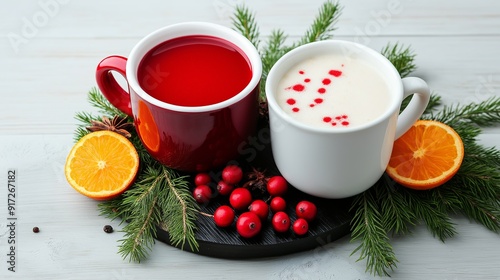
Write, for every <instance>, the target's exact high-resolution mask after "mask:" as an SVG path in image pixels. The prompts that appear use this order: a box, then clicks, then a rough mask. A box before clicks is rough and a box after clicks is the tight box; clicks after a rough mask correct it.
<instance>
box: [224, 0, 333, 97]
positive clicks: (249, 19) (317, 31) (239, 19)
mask: <svg viewBox="0 0 500 280" xmlns="http://www.w3.org/2000/svg"><path fill="white" fill-rule="evenodd" d="M341 11H342V8H341V6H340V5H339V4H338V3H337V2H334V1H326V2H324V3H323V5H322V6H321V7H320V9H319V11H318V14H317V15H316V17H315V19H314V21H313V23H312V24H311V26H310V27H309V29H308V30H307V31H306V33H305V34H304V36H302V38H300V40H298V41H297V42H294V43H293V44H291V45H290V46H287V45H285V41H286V40H287V38H288V36H287V35H286V34H285V32H284V31H283V30H281V29H274V30H272V31H271V35H270V36H269V38H268V40H267V42H266V44H265V46H264V48H263V49H261V50H259V51H260V56H261V59H262V79H261V83H260V98H261V101H265V99H266V97H265V96H266V95H265V84H266V79H267V75H268V73H269V71H270V70H271V67H272V66H273V65H274V64H275V63H276V61H278V59H280V58H281V57H282V56H283V55H285V54H286V53H287V52H289V51H290V50H292V49H294V48H296V47H298V46H301V45H304V44H307V43H310V42H315V41H320V40H326V39H330V38H332V37H333V35H332V32H333V31H334V30H335V24H336V23H337V20H338V18H339V17H340V14H341ZM233 25H234V27H235V29H236V30H238V31H239V32H240V33H241V34H243V35H244V36H245V37H246V38H247V39H248V40H250V42H252V43H253V44H254V45H255V47H256V48H259V46H260V39H259V34H260V33H259V28H258V25H257V23H256V19H255V15H254V14H252V13H251V12H250V11H249V10H248V8H247V7H246V6H244V5H239V6H237V7H236V9H235V13H234V16H233Z"/></svg>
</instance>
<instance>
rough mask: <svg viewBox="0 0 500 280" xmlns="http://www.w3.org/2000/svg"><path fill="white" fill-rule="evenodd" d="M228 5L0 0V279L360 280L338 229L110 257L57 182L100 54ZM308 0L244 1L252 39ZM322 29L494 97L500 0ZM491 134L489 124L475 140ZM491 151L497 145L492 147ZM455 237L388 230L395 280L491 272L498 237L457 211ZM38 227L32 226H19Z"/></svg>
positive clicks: (120, 50) (108, 245) (376, 13)
mask: <svg viewBox="0 0 500 280" xmlns="http://www.w3.org/2000/svg"><path fill="white" fill-rule="evenodd" d="M238 3H241V1H237V0H209V1H206V0H205V1H202V0H198V1H196V0H183V1H175V2H174V1H162V0H142V1H98V0H87V1H76V0H73V1H70V0H19V1H13V0H11V1H3V2H2V8H1V9H0V22H1V24H0V95H1V98H0V104H1V105H2V106H1V109H0V174H1V175H0V181H1V183H0V186H2V187H1V188H0V256H1V257H0V279H157V278H165V279H181V278H182V279H196V278H204V279H250V278H253V279H371V278H373V277H372V276H371V275H368V274H366V273H365V263H364V262H356V259H357V256H356V255H355V256H350V253H351V252H352V251H353V249H354V248H355V247H356V246H357V244H355V243H350V242H349V237H345V238H342V239H340V240H338V241H335V242H333V243H330V244H327V245H325V246H323V247H319V248H317V249H316V250H312V251H308V252H302V253H297V254H293V255H287V256H282V257H275V258H266V259H253V260H237V261H236V260H235V261H233V260H221V259H215V258H209V257H204V256H199V255H196V254H192V253H188V252H183V251H181V250H178V249H175V248H172V247H169V246H167V245H165V244H163V243H157V244H156V245H155V246H154V249H153V251H152V253H151V256H150V258H149V260H148V261H146V262H144V263H141V264H135V263H128V262H127V261H123V260H122V259H121V257H120V256H119V255H118V254H117V245H118V243H117V240H119V239H121V238H122V233H121V232H118V231H115V232H114V233H113V234H105V233H104V232H103V230H102V227H103V226H104V225H105V224H111V225H112V226H113V227H114V228H115V230H119V229H120V226H119V225H118V222H117V221H115V222H110V221H108V220H107V219H106V218H104V217H100V216H99V215H98V210H97V207H96V202H94V201H92V200H90V199H87V198H85V197H83V196H81V195H79V194H77V193H76V192H75V191H73V189H72V188H71V187H70V186H69V185H68V184H67V182H66V180H65V178H64V172H63V166H64V162H65V159H66V155H67V154H68V152H69V149H70V148H71V146H72V145H73V140H72V138H73V131H74V129H75V125H76V121H75V120H74V118H73V117H74V115H75V112H77V111H93V110H94V109H93V108H92V107H91V106H90V105H89V104H88V102H87V101H86V98H87V91H88V90H89V89H90V88H91V87H93V86H95V81H94V70H95V66H96V64H97V63H98V62H99V61H100V59H102V58H103V57H105V56H107V55H110V54H120V55H125V56H126V55H128V53H129V51H130V50H131V48H132V46H133V45H134V44H135V43H136V42H137V41H138V40H139V39H140V38H141V37H143V36H145V35H146V34H148V33H150V32H151V31H153V30H155V29H157V28H160V27H162V26H165V25H169V24H173V23H177V22H181V21H193V20H196V21H210V22H215V23H219V24H224V25H227V26H230V25H231V21H230V16H231V15H232V12H233V6H234V5H235V4H238ZM322 3H323V1H322V0H309V1H299V0H293V1H286V2H285V1H276V0H266V1H264V0H259V1H249V2H248V3H247V6H248V7H249V8H250V9H251V10H252V11H254V12H255V13H256V16H257V19H258V23H259V24H260V30H261V33H262V36H263V39H265V36H266V35H268V34H269V33H270V31H271V29H273V28H282V29H284V30H285V31H286V32H287V33H288V34H290V38H291V39H296V38H297V37H298V36H300V35H302V34H303V33H304V31H305V30H306V28H307V27H308V26H309V24H310V23H311V22H312V20H313V18H314V16H315V15H316V13H317V9H318V8H319V7H320V5H321V4H322ZM342 4H343V5H344V10H343V14H342V16H341V18H340V21H339V23H338V30H337V31H336V32H335V34H336V35H337V37H338V38H343V39H347V40H355V41H357V42H361V43H363V44H366V45H369V46H371V47H373V48H375V49H378V50H380V49H381V48H382V47H383V46H385V44H386V43H387V42H401V43H404V44H406V45H411V46H412V48H413V49H414V50H415V52H416V53H417V54H418V56H417V60H416V62H417V64H418V70H417V71H416V72H415V75H417V76H420V77H422V78H424V79H425V80H427V82H428V83H429V85H430V86H431V87H432V89H433V90H434V91H435V92H437V93H439V94H440V95H441V96H442V98H443V101H444V103H445V104H454V103H456V102H461V103H469V102H477V101H481V100H484V99H486V98H488V97H491V96H494V95H497V96H498V95H499V94H500V67H499V65H500V2H498V1H495V0H480V1H463V0H460V1H446V0H421V1H403V0H376V1H369V0H351V1H343V3H342ZM481 143H483V144H484V145H487V146H493V145H498V143H500V127H496V128H491V129H487V130H485V131H484V133H483V134H482V135H481ZM497 147H498V146H497ZM10 169H15V170H16V180H17V189H16V191H17V196H16V217H17V221H16V231H15V232H16V234H15V240H16V252H15V253H16V272H15V273H13V272H10V271H8V267H9V264H8V263H7V261H8V260H9V258H10V257H9V256H7V255H8V254H9V253H10V251H9V248H10V247H9V246H10V245H9V244H8V240H9V239H8V237H9V235H10V231H9V228H8V226H7V225H8V224H9V222H10V221H9V220H8V219H7V218H8V213H7V192H8V190H7V189H6V185H7V171H8V170H10ZM454 222H456V224H457V230H458V232H459V234H458V236H456V237H455V238H452V239H450V240H448V241H447V242H446V243H445V244H443V243H441V242H440V241H439V240H437V239H435V238H433V237H432V236H431V234H430V233H429V232H428V231H427V230H426V229H425V227H424V226H419V227H417V228H416V230H415V232H414V233H413V235H412V236H406V237H399V238H398V237H396V238H393V240H392V244H393V246H394V250H395V253H396V255H397V257H398V259H399V261H400V262H399V263H398V268H397V270H396V271H395V272H394V273H393V274H392V275H393V278H395V279H399V278H401V279H403V278H404V279H500V239H499V235H497V234H495V233H492V232H490V231H488V230H486V229H484V228H483V227H482V226H480V225H477V224H476V223H474V222H470V221H468V220H467V219H465V218H463V217H461V216H457V217H456V218H455V219H454ZM34 226H38V227H39V228H40V232H39V233H38V234H35V233H33V232H32V228H33V227H34Z"/></svg>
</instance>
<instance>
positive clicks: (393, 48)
mask: <svg viewBox="0 0 500 280" xmlns="http://www.w3.org/2000/svg"><path fill="white" fill-rule="evenodd" d="M381 53H382V55H384V56H385V57H387V59H389V61H390V62H391V63H392V64H393V65H394V67H396V70H398V72H399V75H401V77H406V76H408V75H409V74H410V73H411V72H413V71H414V70H415V69H416V68H417V66H416V65H415V63H414V60H415V56H416V55H415V54H414V53H413V51H412V50H411V49H410V47H406V48H405V47H404V46H403V45H399V43H395V44H391V43H389V44H387V45H386V46H385V48H383V49H382V51H381Z"/></svg>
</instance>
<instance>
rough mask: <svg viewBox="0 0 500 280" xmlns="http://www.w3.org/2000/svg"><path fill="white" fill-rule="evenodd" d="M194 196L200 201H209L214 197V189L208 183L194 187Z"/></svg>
mask: <svg viewBox="0 0 500 280" xmlns="http://www.w3.org/2000/svg"><path fill="white" fill-rule="evenodd" d="M193 196H194V199H195V200H196V202H198V203H207V202H208V201H210V198H211V197H212V189H210V187H209V186H207V185H200V186H197V187H196V188H194V190H193Z"/></svg>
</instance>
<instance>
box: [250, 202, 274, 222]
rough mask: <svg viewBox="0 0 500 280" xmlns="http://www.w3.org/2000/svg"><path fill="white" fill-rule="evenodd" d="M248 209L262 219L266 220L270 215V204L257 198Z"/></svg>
mask: <svg viewBox="0 0 500 280" xmlns="http://www.w3.org/2000/svg"><path fill="white" fill-rule="evenodd" d="M248 211H250V212H253V213H255V214H257V216H259V218H260V219H261V220H265V219H267V216H268V215H269V206H268V205H267V203H266V202H265V201H264V200H261V199H257V200H254V201H253V202H252V203H251V204H250V206H248Z"/></svg>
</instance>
